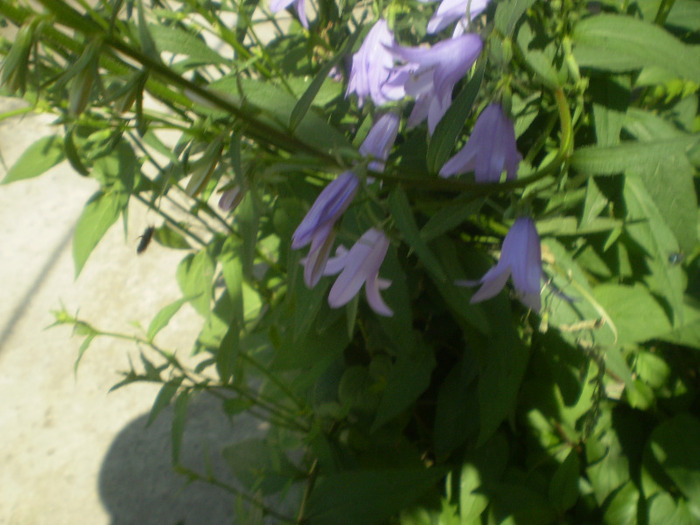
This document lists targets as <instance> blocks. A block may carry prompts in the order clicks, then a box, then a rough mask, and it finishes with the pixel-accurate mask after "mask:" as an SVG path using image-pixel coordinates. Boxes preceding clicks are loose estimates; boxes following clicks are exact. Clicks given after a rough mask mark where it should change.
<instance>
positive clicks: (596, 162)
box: [571, 134, 700, 175]
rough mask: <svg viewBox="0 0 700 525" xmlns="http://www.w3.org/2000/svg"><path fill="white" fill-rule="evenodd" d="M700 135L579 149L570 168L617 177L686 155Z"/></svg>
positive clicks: (572, 158)
mask: <svg viewBox="0 0 700 525" xmlns="http://www.w3.org/2000/svg"><path fill="white" fill-rule="evenodd" d="M698 141H700V135H698V134H696V135H685V136H681V137H678V138H672V139H665V140H656V141H653V142H624V143H622V144H619V145H617V146H605V147H600V146H591V147H584V148H579V149H577V150H576V151H574V153H573V155H572V156H571V167H572V168H573V169H575V170H576V171H578V172H581V173H587V174H589V175H617V174H620V173H623V172H624V171H628V170H629V171H635V170H636V171H638V170H640V169H644V168H646V167H647V166H648V165H649V164H658V163H659V162H661V161H663V160H664V159H665V158H667V157H668V156H670V155H685V154H686V152H687V151H688V150H689V149H690V148H691V147H692V146H693V145H694V144H696V143H697V142H698Z"/></svg>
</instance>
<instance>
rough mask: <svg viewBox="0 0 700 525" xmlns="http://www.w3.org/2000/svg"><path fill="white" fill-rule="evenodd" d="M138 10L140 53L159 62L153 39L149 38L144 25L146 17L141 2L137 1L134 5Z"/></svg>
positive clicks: (145, 24) (141, 0) (148, 30)
mask: <svg viewBox="0 0 700 525" xmlns="http://www.w3.org/2000/svg"><path fill="white" fill-rule="evenodd" d="M136 6H137V9H138V15H137V16H138V22H139V24H138V26H139V27H138V29H139V41H140V43H141V51H143V52H144V54H145V55H146V56H148V57H150V58H152V59H153V60H155V61H156V62H160V53H158V48H156V44H155V42H153V37H152V36H151V32H150V28H149V27H148V24H147V23H146V16H145V14H144V10H143V0H138V3H137V4H136Z"/></svg>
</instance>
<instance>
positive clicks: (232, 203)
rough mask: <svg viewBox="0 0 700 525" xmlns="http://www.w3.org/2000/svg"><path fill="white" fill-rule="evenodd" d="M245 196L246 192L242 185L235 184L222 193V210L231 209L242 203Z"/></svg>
mask: <svg viewBox="0 0 700 525" xmlns="http://www.w3.org/2000/svg"><path fill="white" fill-rule="evenodd" d="M244 196H245V192H244V191H243V190H242V189H241V187H240V186H238V185H236V186H233V187H232V188H229V189H227V190H225V191H224V192H223V193H222V194H221V198H220V199H219V208H221V210H222V211H231V210H233V209H235V208H236V206H238V205H239V204H240V203H241V201H242V200H243V197H244Z"/></svg>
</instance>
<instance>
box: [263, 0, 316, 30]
mask: <svg viewBox="0 0 700 525" xmlns="http://www.w3.org/2000/svg"><path fill="white" fill-rule="evenodd" d="M292 4H294V9H296V11H297V15H298V16H299V22H300V23H301V25H302V26H304V28H306V29H308V28H309V21H308V20H307V19H306V10H305V9H304V0H270V11H272V12H273V13H276V12H278V11H282V9H286V8H288V7H289V6H290V5H292Z"/></svg>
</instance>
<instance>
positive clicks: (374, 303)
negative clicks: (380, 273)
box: [365, 276, 394, 317]
mask: <svg viewBox="0 0 700 525" xmlns="http://www.w3.org/2000/svg"><path fill="white" fill-rule="evenodd" d="M380 281H381V282H380ZM385 283H386V280H385V279H378V278H377V277H376V276H372V277H370V278H369V279H367V283H366V284H365V293H366V294H367V302H368V303H369V306H370V307H371V308H372V310H374V311H375V312H377V313H378V314H379V315H385V316H387V317H391V316H392V315H394V312H393V310H392V309H391V308H389V307H388V306H387V305H386V303H385V302H384V299H382V296H381V295H380V294H379V289H380V288H382V289H383V288H386V286H384V285H385ZM389 284H391V281H389Z"/></svg>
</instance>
